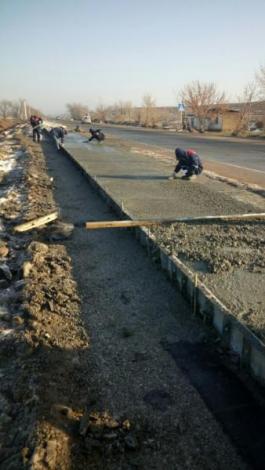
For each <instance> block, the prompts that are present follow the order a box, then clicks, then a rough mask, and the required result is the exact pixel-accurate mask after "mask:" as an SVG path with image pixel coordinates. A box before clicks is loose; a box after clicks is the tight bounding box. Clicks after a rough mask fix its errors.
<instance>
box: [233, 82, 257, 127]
mask: <svg viewBox="0 0 265 470" xmlns="http://www.w3.org/2000/svg"><path fill="white" fill-rule="evenodd" d="M256 93H257V85H256V83H255V82H250V83H248V84H247V85H246V86H245V88H244V90H243V92H242V94H241V95H240V96H239V97H238V102H239V103H240V110H239V116H238V120H237V123H236V126H235V128H234V130H233V132H232V135H234V136H236V135H238V134H239V133H240V132H241V131H243V130H246V129H247V128H248V124H249V118H250V113H251V109H252V103H253V101H254V100H255V97H256Z"/></svg>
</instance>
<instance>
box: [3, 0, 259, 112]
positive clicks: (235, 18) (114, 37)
mask: <svg viewBox="0 0 265 470" xmlns="http://www.w3.org/2000/svg"><path fill="white" fill-rule="evenodd" d="M264 20H265V0H255V1H252V2H251V1H249V0H219V1H217V0H188V1H183V0H181V1H179V0H101V1H96V0H95V1H93V2H92V1H90V0H42V1H41V0H0V99H3V98H6V99H17V98H26V99H27V100H28V101H29V102H30V103H31V105H33V106H35V107H38V108H39V109H41V110H42V111H43V112H46V113H60V112H64V111H65V104H66V103H67V102H72V101H80V102H82V103H84V104H87V105H88V106H89V107H91V108H94V107H95V106H97V105H98V104H99V103H102V104H112V103H114V102H115V101H118V100H131V101H132V102H133V103H134V104H135V105H140V104H141V100H142V96H143V95H144V94H146V93H150V94H152V95H153V96H154V97H155V99H156V103H157V105H160V106H163V105H165V106H172V105H175V104H176V95H177V92H178V91H179V90H180V89H181V88H182V87H183V85H185V84H186V83H187V82H189V81H191V80H202V81H215V82H216V83H217V84H218V86H219V88H220V90H223V89H225V90H226V91H227V92H228V94H229V96H230V98H231V99H234V98H235V97H236V96H237V95H238V94H239V92H240V90H241V89H242V87H243V86H244V84H246V82H248V81H250V80H252V79H253V76H254V73H255V71H256V70H257V68H258V67H259V66H260V65H262V64H265V47H264V46H265V26H264V23H265V21H264Z"/></svg>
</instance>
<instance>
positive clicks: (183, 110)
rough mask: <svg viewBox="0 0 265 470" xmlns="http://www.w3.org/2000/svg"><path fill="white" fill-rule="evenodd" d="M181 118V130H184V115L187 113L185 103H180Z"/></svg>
mask: <svg viewBox="0 0 265 470" xmlns="http://www.w3.org/2000/svg"><path fill="white" fill-rule="evenodd" d="M177 108H178V110H179V112H180V116H181V128H182V129H183V113H184V112H185V104H184V103H179V104H178V106H177Z"/></svg>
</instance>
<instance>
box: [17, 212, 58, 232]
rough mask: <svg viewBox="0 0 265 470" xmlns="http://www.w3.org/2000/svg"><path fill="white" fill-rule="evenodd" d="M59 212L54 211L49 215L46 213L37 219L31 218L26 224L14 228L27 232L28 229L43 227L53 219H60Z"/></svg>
mask: <svg viewBox="0 0 265 470" xmlns="http://www.w3.org/2000/svg"><path fill="white" fill-rule="evenodd" d="M58 215H59V214H58V212H53V213H52V214H49V215H44V216H43V217H38V218H37V219H34V220H31V221H30V222H25V223H24V224H20V225H17V226H16V227H15V228H14V231H15V232H27V231H28V230H32V229H33V228H37V227H41V226H42V225H46V224H48V223H49V222H52V221H53V220H56V219H58Z"/></svg>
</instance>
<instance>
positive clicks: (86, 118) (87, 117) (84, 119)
mask: <svg viewBox="0 0 265 470" xmlns="http://www.w3.org/2000/svg"><path fill="white" fill-rule="evenodd" d="M91 122H92V121H91V117H90V115H89V114H86V115H85V116H83V117H82V120H81V123H82V124H91Z"/></svg>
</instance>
